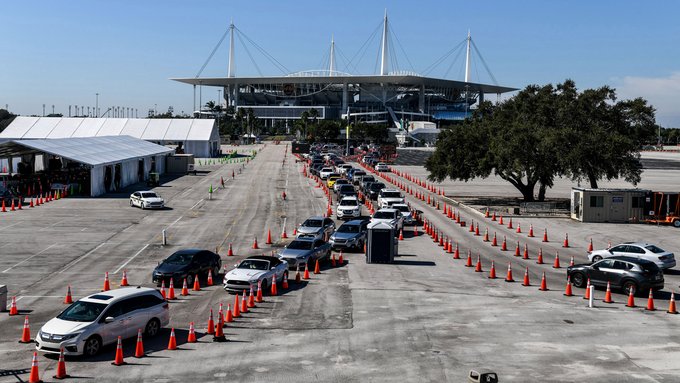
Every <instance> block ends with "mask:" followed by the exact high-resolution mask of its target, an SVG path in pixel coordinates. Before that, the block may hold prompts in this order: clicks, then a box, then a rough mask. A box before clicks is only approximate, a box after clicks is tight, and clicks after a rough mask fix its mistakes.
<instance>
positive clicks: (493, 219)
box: [491, 211, 496, 222]
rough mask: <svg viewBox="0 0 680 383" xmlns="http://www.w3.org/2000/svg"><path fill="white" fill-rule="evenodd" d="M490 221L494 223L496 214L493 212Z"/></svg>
mask: <svg viewBox="0 0 680 383" xmlns="http://www.w3.org/2000/svg"><path fill="white" fill-rule="evenodd" d="M491 220H492V221H494V222H495V221H496V212H495V211H494V212H493V215H491Z"/></svg>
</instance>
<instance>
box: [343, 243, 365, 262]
mask: <svg viewBox="0 0 680 383" xmlns="http://www.w3.org/2000/svg"><path fill="white" fill-rule="evenodd" d="M364 247H366V244H364ZM365 252H366V251H365V250H364V253H365ZM344 264H345V259H344V258H343V257H342V250H340V256H339V257H338V265H340V266H342V265H344Z"/></svg>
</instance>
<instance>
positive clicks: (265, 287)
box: [260, 279, 269, 294]
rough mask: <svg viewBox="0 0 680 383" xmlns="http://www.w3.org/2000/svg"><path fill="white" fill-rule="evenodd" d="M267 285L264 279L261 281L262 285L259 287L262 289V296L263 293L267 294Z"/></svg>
mask: <svg viewBox="0 0 680 383" xmlns="http://www.w3.org/2000/svg"><path fill="white" fill-rule="evenodd" d="M268 285H269V284H268V283H267V280H266V279H263V280H262V284H261V285H260V287H261V288H262V294H264V293H266V292H267V286H268Z"/></svg>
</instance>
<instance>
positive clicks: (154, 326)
mask: <svg viewBox="0 0 680 383" xmlns="http://www.w3.org/2000/svg"><path fill="white" fill-rule="evenodd" d="M160 329H161V323H160V322H159V321H158V319H156V318H153V319H151V320H150V321H149V323H147V324H146V328H144V335H146V336H150V337H152V336H156V334H158V330H160Z"/></svg>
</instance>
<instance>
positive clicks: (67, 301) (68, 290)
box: [64, 285, 73, 305]
mask: <svg viewBox="0 0 680 383" xmlns="http://www.w3.org/2000/svg"><path fill="white" fill-rule="evenodd" d="M71 303H73V296H71V285H68V287H67V288H66V297H65V298H64V304H67V305H70V304H71Z"/></svg>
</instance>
